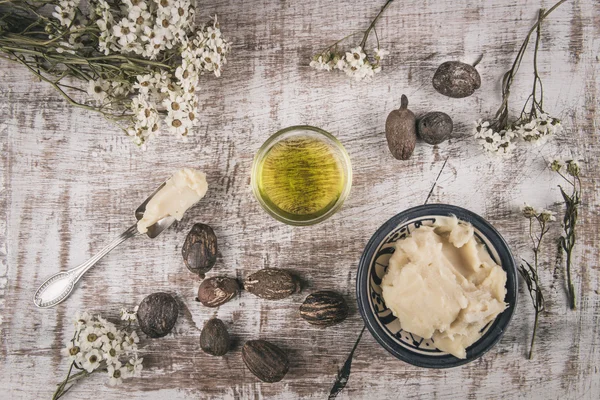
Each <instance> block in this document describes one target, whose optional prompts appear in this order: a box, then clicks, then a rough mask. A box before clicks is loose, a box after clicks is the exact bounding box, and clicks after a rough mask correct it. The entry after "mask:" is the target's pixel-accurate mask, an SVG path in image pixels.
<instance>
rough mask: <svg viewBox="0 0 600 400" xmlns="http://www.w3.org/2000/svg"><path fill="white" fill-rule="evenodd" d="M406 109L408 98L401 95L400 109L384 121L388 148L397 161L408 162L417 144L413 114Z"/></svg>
mask: <svg viewBox="0 0 600 400" xmlns="http://www.w3.org/2000/svg"><path fill="white" fill-rule="evenodd" d="M407 107H408V98H407V97H406V96H405V95H402V99H401V105H400V108H399V109H398V110H394V111H392V112H391V113H390V114H389V115H388V117H387V119H386V121H385V137H386V139H387V143H388V148H389V149H390V152H391V153H392V155H393V156H394V158H396V159H398V160H408V159H409V158H410V156H411V155H412V153H413V151H414V150H415V145H416V144H417V128H416V118H415V114H413V112H412V111H410V110H409V109H408V108H407Z"/></svg>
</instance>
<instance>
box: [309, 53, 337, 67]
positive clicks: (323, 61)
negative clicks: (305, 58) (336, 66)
mask: <svg viewBox="0 0 600 400" xmlns="http://www.w3.org/2000/svg"><path fill="white" fill-rule="evenodd" d="M330 59H331V54H329V53H327V55H326V56H325V58H324V57H323V55H320V56H319V57H318V58H317V59H316V60H312V61H311V62H310V64H309V65H310V67H312V68H314V69H316V70H318V71H331V70H332V69H333V66H332V65H331V61H330ZM326 60H327V61H326Z"/></svg>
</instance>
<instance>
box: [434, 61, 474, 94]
mask: <svg viewBox="0 0 600 400" xmlns="http://www.w3.org/2000/svg"><path fill="white" fill-rule="evenodd" d="M432 83H433V87H434V88H435V90H437V91H438V92H440V93H441V94H443V95H444V96H448V97H453V98H455V99H460V98H463V97H468V96H470V95H472V94H473V92H475V90H476V89H479V87H480V86H481V77H480V76H479V72H477V70H476V69H475V67H473V66H472V65H469V64H465V63H462V62H460V61H446V62H445V63H443V64H442V65H440V66H439V67H438V69H437V71H435V74H434V75H433V80H432Z"/></svg>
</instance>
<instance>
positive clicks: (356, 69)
mask: <svg viewBox="0 0 600 400" xmlns="http://www.w3.org/2000/svg"><path fill="white" fill-rule="evenodd" d="M392 1H393V0H387V1H386V2H385V4H384V5H383V7H381V10H380V11H379V13H378V14H377V16H376V17H375V18H374V19H373V21H372V22H371V24H370V25H369V27H368V28H367V29H366V30H365V31H364V32H361V33H363V38H362V40H361V42H360V44H359V45H358V46H356V47H354V48H352V49H350V51H339V50H338V44H339V43H340V42H342V41H344V40H346V39H347V38H349V37H351V36H354V34H351V35H348V36H346V37H345V38H343V39H341V40H338V41H337V42H335V43H334V44H332V45H331V46H329V47H328V48H326V49H325V50H323V51H322V52H320V53H318V54H316V55H314V56H313V57H312V60H311V62H310V64H309V65H310V67H311V68H314V69H316V70H317V71H333V70H339V71H343V72H344V73H345V74H346V75H347V76H349V77H351V78H354V79H355V80H356V81H362V80H367V81H368V80H371V79H372V78H373V76H374V75H375V74H376V73H379V72H381V60H383V58H384V57H385V56H387V55H388V54H390V52H389V51H387V50H383V49H381V47H380V46H379V37H378V36H377V32H376V31H375V25H376V24H377V20H379V17H381V15H382V14H383V12H384V11H385V10H386V8H387V7H388V6H389V5H390V4H391V3H392ZM371 32H375V37H376V39H377V46H375V49H373V54H367V52H366V51H365V45H366V43H367V40H368V39H369V35H370V34H371Z"/></svg>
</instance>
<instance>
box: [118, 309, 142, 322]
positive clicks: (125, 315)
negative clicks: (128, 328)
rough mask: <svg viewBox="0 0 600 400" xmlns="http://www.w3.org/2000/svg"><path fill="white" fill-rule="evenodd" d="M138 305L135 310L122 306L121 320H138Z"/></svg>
mask: <svg viewBox="0 0 600 400" xmlns="http://www.w3.org/2000/svg"><path fill="white" fill-rule="evenodd" d="M137 310H138V306H135V308H134V309H133V311H129V310H127V309H126V308H121V320H123V321H135V320H137Z"/></svg>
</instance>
